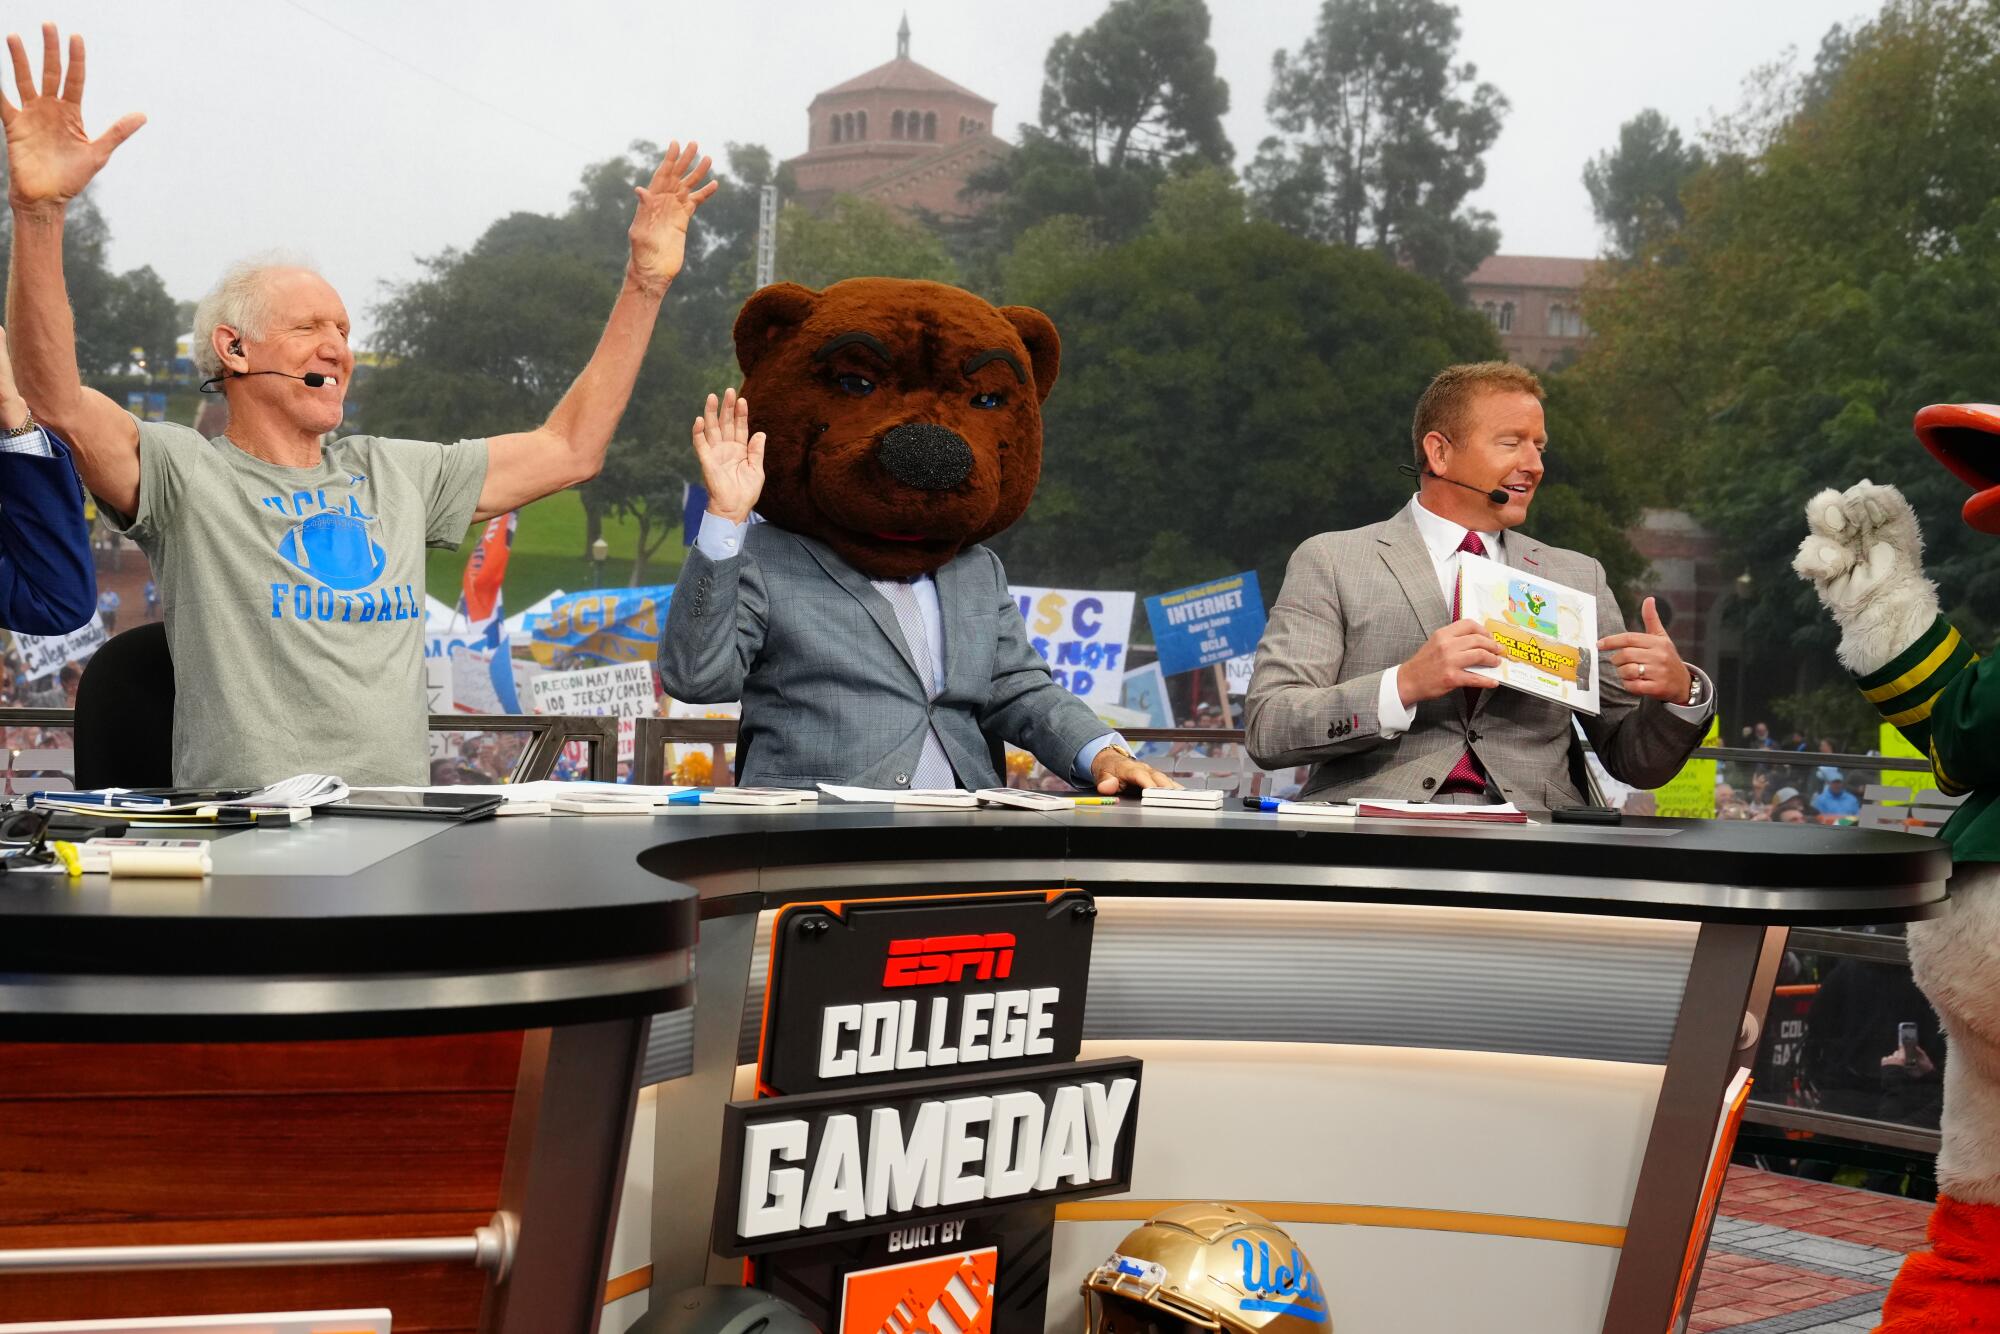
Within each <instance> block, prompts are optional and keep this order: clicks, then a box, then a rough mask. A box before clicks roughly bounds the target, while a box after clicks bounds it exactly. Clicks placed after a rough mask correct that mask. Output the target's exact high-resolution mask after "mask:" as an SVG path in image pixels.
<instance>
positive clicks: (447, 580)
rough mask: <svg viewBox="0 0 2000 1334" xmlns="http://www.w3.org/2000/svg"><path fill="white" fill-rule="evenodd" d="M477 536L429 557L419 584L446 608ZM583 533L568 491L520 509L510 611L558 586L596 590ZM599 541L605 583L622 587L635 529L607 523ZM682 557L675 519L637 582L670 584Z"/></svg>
mask: <svg viewBox="0 0 2000 1334" xmlns="http://www.w3.org/2000/svg"><path fill="white" fill-rule="evenodd" d="M656 531H657V530H656ZM479 532H480V529H479V528H478V527H477V526H475V527H473V528H472V529H471V530H470V531H468V532H467V533H466V535H465V541H464V543H463V544H461V545H460V547H459V549H458V550H457V551H432V552H431V553H430V555H429V558H428V560H427V561H426V565H425V571H424V581H425V584H426V586H427V587H428V589H429V590H430V594H431V596H432V597H434V598H436V599H438V600H439V601H440V602H444V603H447V604H454V605H455V604H456V603H457V602H458V592H459V587H460V584H461V583H462V581H463V580H464V578H465V562H466V559H467V558H468V557H469V556H470V555H471V553H472V544H473V543H474V542H477V541H478V540H479ZM584 532H585V524H584V514H583V502H582V501H581V500H580V499H578V498H577V495H576V493H575V492H573V491H564V492H560V493H558V494H556V495H553V496H550V497H548V498H547V499H546V500H538V501H536V502H535V503H534V504H532V505H528V506H525V507H523V509H522V510H521V523H520V526H519V527H518V528H516V529H515V530H514V554H513V555H512V556H510V557H508V560H507V583H506V586H505V594H504V596H505V599H506V605H507V610H508V611H509V612H510V613H512V612H517V611H519V610H521V609H522V608H523V607H527V606H532V605H533V604H534V603H536V602H538V601H540V600H541V599H542V598H543V597H544V596H545V595H546V594H548V593H551V592H553V591H554V590H556V589H558V588H560V589H562V590H564V591H565V592H570V593H575V592H580V591H581V590H583V589H587V588H592V587H595V580H594V579H593V578H592V575H591V563H590V558H589V557H588V556H586V555H585V554H584V542H583V535H584ZM604 540H605V542H607V543H608V544H610V547H611V554H610V555H609V556H608V557H606V558H605V561H604V583H605V584H606V585H607V586H609V587H613V588H622V587H624V586H626V585H627V584H629V583H631V582H632V556H633V553H634V551H636V550H637V548H638V543H639V525H638V524H636V523H632V522H630V521H629V520H619V519H607V520H606V521H605V524H604ZM685 554H686V548H684V547H682V546H681V534H680V524H679V522H678V521H676V522H675V524H674V531H673V533H672V535H670V536H669V537H668V538H667V540H666V542H665V543H664V544H662V545H661V547H660V548H659V550H657V551H656V552H654V554H653V559H652V560H650V561H648V562H647V563H646V569H645V573H644V574H643V575H641V576H640V580H639V582H641V583H645V584H670V583H672V582H673V581H674V579H675V577H676V576H677V575H678V574H679V573H680V568H681V558H682V556H683V555H685Z"/></svg>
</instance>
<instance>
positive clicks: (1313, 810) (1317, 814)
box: [1278, 801, 1355, 820]
mask: <svg viewBox="0 0 2000 1334" xmlns="http://www.w3.org/2000/svg"><path fill="white" fill-rule="evenodd" d="M1278 814H1280V815H1304V816H1310V817H1311V818H1313V819H1316V820H1352V819H1353V818H1354V815H1355V811H1354V805H1353V803H1352V802H1346V801H1281V802H1279V803H1278Z"/></svg>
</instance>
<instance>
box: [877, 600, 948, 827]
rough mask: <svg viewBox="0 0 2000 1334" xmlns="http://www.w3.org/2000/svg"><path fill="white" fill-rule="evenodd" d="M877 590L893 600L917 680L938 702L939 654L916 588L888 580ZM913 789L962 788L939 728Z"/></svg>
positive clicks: (928, 738) (929, 733)
mask: <svg viewBox="0 0 2000 1334" xmlns="http://www.w3.org/2000/svg"><path fill="white" fill-rule="evenodd" d="M876 587H877V588H878V589H880V590H882V592H883V594H884V595H886V596H887V597H888V599H889V605H890V606H891V607H893V608H894V609H895V612H896V624H897V625H898V626H899V627H901V629H902V631H903V642H904V643H905V644H907V645H909V649H910V656H911V657H912V658H914V659H916V662H917V679H919V680H920V681H922V682H923V683H924V698H925V699H936V698H937V697H938V679H937V655H936V654H935V653H934V652H932V650H931V637H930V635H929V634H927V633H926V632H925V630H924V612H923V608H922V607H920V606H919V605H917V590H916V586H915V585H914V584H910V583H906V582H904V581H903V580H901V579H896V580H885V581H883V582H882V583H879V584H877V585H876ZM910 786H911V787H916V788H925V787H957V786H958V777H957V775H956V774H954V773H953V772H952V769H951V761H950V760H949V759H948V758H946V756H945V753H944V743H943V742H942V741H939V740H938V734H937V728H935V727H931V728H927V729H925V731H924V749H923V753H922V754H921V755H919V756H917V769H916V772H915V773H913V774H911V775H910Z"/></svg>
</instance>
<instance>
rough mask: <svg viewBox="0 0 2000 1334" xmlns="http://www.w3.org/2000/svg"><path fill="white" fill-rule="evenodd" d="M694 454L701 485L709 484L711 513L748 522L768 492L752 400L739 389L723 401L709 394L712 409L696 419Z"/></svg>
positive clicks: (725, 395) (724, 394) (727, 393)
mask: <svg viewBox="0 0 2000 1334" xmlns="http://www.w3.org/2000/svg"><path fill="white" fill-rule="evenodd" d="M694 456H695V458H696V459H698V460H700V462H701V484H702V485H703V486H705V487H707V488H708V511H709V513H711V514H714V515H717V516H719V517H721V518H724V519H727V520H729V521H730V522H731V523H748V522H749V521H750V511H751V510H753V509H755V508H756V507H757V497H758V496H760V495H762V494H763V493H764V433H763V432H762V431H759V432H757V434H755V435H752V434H750V400H749V399H747V398H738V397H737V396H736V391H735V390H734V389H725V390H723V391H722V401H721V403H720V404H718V403H717V402H716V398H715V395H714V394H710V395H709V396H708V408H707V411H706V412H705V413H704V414H703V415H702V416H699V417H696V418H695V419H694Z"/></svg>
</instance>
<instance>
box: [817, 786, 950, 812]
mask: <svg viewBox="0 0 2000 1334" xmlns="http://www.w3.org/2000/svg"><path fill="white" fill-rule="evenodd" d="M819 790H820V791H821V792H824V793H825V794H826V795H827V796H829V797H832V798H833V799H834V800H835V801H876V802H884V803H887V804H888V805H891V806H930V807H942V808H946V809H952V810H965V809H967V808H970V807H973V806H977V805H978V804H979V798H978V797H977V796H975V795H974V794H972V793H970V792H968V791H966V790H965V789H964V788H962V787H844V786H842V785H841V784H838V783H821V784H820V785H819Z"/></svg>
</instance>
